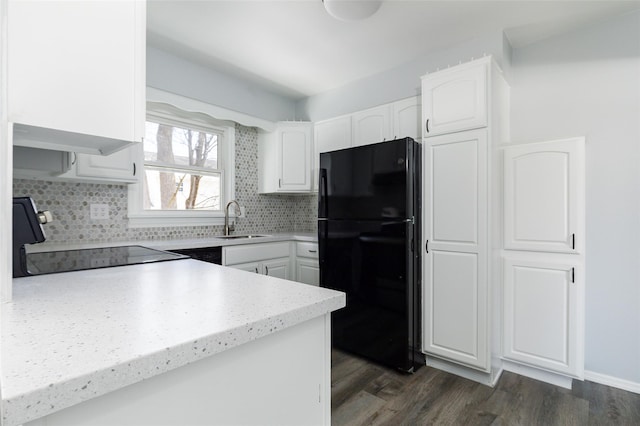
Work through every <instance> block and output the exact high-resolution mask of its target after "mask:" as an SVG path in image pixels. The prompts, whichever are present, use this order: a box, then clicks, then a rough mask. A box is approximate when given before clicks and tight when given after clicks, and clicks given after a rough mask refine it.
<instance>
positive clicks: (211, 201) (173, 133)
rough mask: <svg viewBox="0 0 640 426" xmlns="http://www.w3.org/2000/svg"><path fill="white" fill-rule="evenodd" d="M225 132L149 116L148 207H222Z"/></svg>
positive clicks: (146, 154)
mask: <svg viewBox="0 0 640 426" xmlns="http://www.w3.org/2000/svg"><path fill="white" fill-rule="evenodd" d="M223 140H224V134H223V132H221V131H219V130H216V129H207V130H204V129H202V128H194V127H193V126H189V125H188V124H174V123H171V122H168V120H162V119H158V118H155V117H150V118H149V119H147V123H146V134H145V140H144V147H143V149H144V178H143V194H142V200H143V203H142V207H143V209H144V210H213V211H216V210H217V211H220V210H221V209H222V208H221V204H222V197H223V193H224V191H223V187H222V183H223V179H224V162H223V161H222V159H221V158H220V155H219V148H220V143H221V142H222V141H223Z"/></svg>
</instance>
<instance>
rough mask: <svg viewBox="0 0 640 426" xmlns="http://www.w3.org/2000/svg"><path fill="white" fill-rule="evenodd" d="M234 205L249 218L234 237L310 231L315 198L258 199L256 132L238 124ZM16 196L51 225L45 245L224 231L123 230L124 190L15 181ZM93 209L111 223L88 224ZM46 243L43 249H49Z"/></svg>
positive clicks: (123, 187)
mask: <svg viewBox="0 0 640 426" xmlns="http://www.w3.org/2000/svg"><path fill="white" fill-rule="evenodd" d="M235 149H236V200H238V203H240V205H242V206H244V207H245V208H246V213H247V215H246V216H247V217H245V218H239V219H238V220H237V222H236V231H235V232H236V233H238V234H245V233H274V232H293V231H298V232H314V231H315V230H316V208H317V197H316V196H315V195H298V196H284V195H262V194H257V191H258V133H257V131H256V129H255V128H251V127H244V126H240V125H236V148H235ZM13 194H14V196H30V197H32V198H33V199H34V201H35V203H36V206H37V207H38V209H40V210H50V211H51V213H52V215H53V217H54V221H53V222H51V223H50V224H47V225H45V233H46V235H47V242H48V243H50V244H59V243H70V244H76V243H105V242H118V241H136V240H150V239H153V240H171V239H184V238H189V239H190V238H205V237H211V236H214V235H221V234H222V232H223V231H222V226H182V227H156V228H128V227H127V186H126V185H115V184H95V183H83V182H51V181H42V180H28V179H16V180H14V182H13ZM91 204H108V205H109V219H106V220H91V219H90V214H89V206H90V205H91ZM47 242H45V243H44V244H47Z"/></svg>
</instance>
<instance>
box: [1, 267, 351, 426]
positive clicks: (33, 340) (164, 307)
mask: <svg viewBox="0 0 640 426" xmlns="http://www.w3.org/2000/svg"><path fill="white" fill-rule="evenodd" d="M13 292H14V293H13V297H14V299H13V302H11V303H8V304H5V305H3V306H2V379H1V384H2V398H3V404H4V405H3V422H2V424H3V425H7V426H13V425H19V424H21V423H23V422H27V421H29V420H33V419H37V418H40V417H43V416H45V415H47V414H50V413H52V412H55V411H58V410H60V409H63V408H66V407H69V406H71V405H74V404H77V403H79V402H82V401H85V400H87V399H90V398H93V397H96V396H99V395H102V394H105V393H107V392H111V391H114V390H117V389H120V388H122V387H124V386H127V385H129V384H132V383H135V382H138V381H141V380H144V379H146V378H149V377H152V376H155V375H157V374H161V373H164V372H166V371H169V370H172V369H175V368H178V367H180V366H183V365H186V364H188V363H191V362H194V361H198V360H200V359H203V358H205V357H208V356H211V355H214V354H216V353H219V352H222V351H224V350H227V349H230V348H232V347H235V346H238V345H241V344H243V343H245V342H249V341H252V340H255V339H258V338H261V337H264V336H266V335H269V334H271V333H273V332H276V331H278V330H281V329H284V328H287V327H290V326H293V325H296V324H299V323H302V322H304V321H307V320H309V319H312V318H315V317H318V316H320V315H323V314H326V313H328V312H331V311H334V310H336V309H339V308H341V307H343V306H344V305H345V296H344V294H343V293H340V292H336V291H332V290H329V289H324V288H319V287H315V286H310V285H305V284H300V283H295V282H292V281H285V280H281V279H278V278H274V277H269V276H261V275H256V274H250V273H246V272H244V271H240V270H236V269H232V268H226V267H222V266H218V265H213V264H209V263H204V262H198V261H195V260H191V259H185V260H175V261H170V262H160V263H152V264H144V265H132V266H123V267H116V268H107V269H100V270H89V271H78V272H69V273H63V274H52V275H41V276H36V277H26V278H17V279H14V290H13Z"/></svg>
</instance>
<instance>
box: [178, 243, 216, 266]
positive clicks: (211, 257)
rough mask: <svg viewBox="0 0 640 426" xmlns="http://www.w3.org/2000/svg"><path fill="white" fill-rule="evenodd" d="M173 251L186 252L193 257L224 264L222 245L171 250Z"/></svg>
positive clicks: (185, 253) (186, 254)
mask: <svg viewBox="0 0 640 426" xmlns="http://www.w3.org/2000/svg"><path fill="white" fill-rule="evenodd" d="M171 253H178V254H184V255H185V256H189V257H190V258H192V259H196V260H201V261H203V262H207V263H215V264H216V265H222V246H217V247H198V248H188V249H179V250H171Z"/></svg>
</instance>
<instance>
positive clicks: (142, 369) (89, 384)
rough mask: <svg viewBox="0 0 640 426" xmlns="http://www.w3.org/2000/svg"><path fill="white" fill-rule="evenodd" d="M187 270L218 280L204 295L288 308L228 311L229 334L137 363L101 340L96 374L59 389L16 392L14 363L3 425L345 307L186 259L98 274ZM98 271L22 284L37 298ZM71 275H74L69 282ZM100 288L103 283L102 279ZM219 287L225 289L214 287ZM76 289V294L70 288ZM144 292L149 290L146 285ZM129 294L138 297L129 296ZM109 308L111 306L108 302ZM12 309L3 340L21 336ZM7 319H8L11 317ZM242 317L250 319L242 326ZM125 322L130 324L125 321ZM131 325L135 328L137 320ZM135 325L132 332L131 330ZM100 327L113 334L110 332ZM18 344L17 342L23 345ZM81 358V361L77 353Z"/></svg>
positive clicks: (318, 291) (196, 339) (43, 386)
mask: <svg viewBox="0 0 640 426" xmlns="http://www.w3.org/2000/svg"><path fill="white" fill-rule="evenodd" d="M171 265H173V266H171ZM187 267H188V268H189V269H195V271H194V272H193V274H195V275H197V274H203V273H207V272H210V273H211V274H216V277H217V281H216V282H213V280H211V282H210V283H209V284H207V285H208V286H209V287H210V289H209V290H207V291H210V292H211V291H213V292H214V293H215V292H217V291H228V290H225V289H227V288H229V289H231V288H235V290H233V291H237V292H239V293H238V299H237V300H244V299H242V298H243V297H244V296H242V294H244V293H246V294H247V297H249V298H250V300H251V302H253V303H255V302H256V300H258V301H259V300H260V299H259V297H261V296H259V295H257V296H256V295H255V294H256V291H258V290H256V289H258V288H259V287H258V286H268V288H269V292H270V294H271V296H270V297H271V298H272V299H269V300H278V298H287V297H288V298H289V300H288V301H286V302H285V305H284V307H279V306H273V307H271V308H267V309H265V311H264V313H260V314H259V315H255V316H248V315H247V314H246V312H247V310H246V308H243V309H245V310H242V311H241V312H240V313H239V314H238V313H237V312H235V313H234V312H231V311H233V307H230V312H231V313H230V315H236V317H237V318H236V319H234V320H233V321H230V322H226V321H225V324H229V325H228V326H220V325H218V324H215V323H212V325H211V327H210V330H211V331H210V332H209V331H205V332H202V334H201V335H197V334H195V335H194V334H193V333H185V334H189V335H188V336H183V337H182V336H181V337H179V338H178V337H172V339H173V340H172V341H171V343H170V344H167V345H166V346H163V347H160V346H159V343H158V341H154V342H155V343H153V344H150V345H149V349H148V350H146V349H145V350H146V352H142V353H137V354H136V356H130V357H129V358H127V356H118V357H112V356H111V354H109V353H108V351H107V349H106V348H103V347H100V344H99V342H100V340H98V343H97V346H98V347H99V348H100V350H99V351H98V354H99V353H100V352H101V351H102V352H103V359H101V360H100V363H99V364H98V367H97V368H95V369H93V367H92V368H91V369H89V370H87V371H80V370H79V371H78V372H75V371H74V369H75V367H74V366H71V367H69V368H68V370H69V371H68V372H66V374H65V375H63V377H62V378H61V379H59V380H58V381H56V380H55V379H52V380H49V379H46V381H45V379H42V378H41V379H38V380H35V381H34V383H33V384H29V385H26V384H25V383H24V382H23V383H21V384H18V385H15V386H11V385H10V383H11V375H12V374H13V376H14V377H15V376H17V375H19V374H21V373H20V371H21V370H20V368H21V367H16V365H15V361H13V362H14V365H13V368H3V370H4V372H3V373H4V374H7V376H5V375H4V374H3V377H2V387H3V391H2V397H3V400H2V403H3V422H2V423H3V424H5V425H7V426H13V425H20V424H22V423H25V422H28V421H31V420H35V419H38V418H41V417H44V416H46V415H48V414H52V413H54V412H56V411H59V410H61V409H64V408H67V407H70V406H72V405H75V404H78V403H80V402H83V401H86V400H89V399H92V398H95V397H98V396H100V395H104V394H106V393H108V392H112V391H115V390H117V389H120V388H123V387H125V386H127V385H130V384H133V383H136V382H139V381H142V380H145V379H148V378H151V377H153V376H156V375H159V374H162V373H165V372H167V371H170V370H173V369H176V368H179V367H181V366H184V365H187V364H190V363H193V362H196V361H198V360H201V359H204V358H206V357H209V356H213V355H215V354H217V353H220V352H223V351H225V350H229V349H232V348H234V347H237V346H239V345H242V344H244V343H247V342H250V341H253V340H256V339H259V338H262V337H265V336H268V335H270V334H272V333H275V332H277V331H279V330H282V329H285V328H288V327H292V326H295V325H297V324H300V323H302V322H305V321H307V320H310V319H313V318H316V317H318V316H321V315H324V314H327V313H330V312H332V311H335V310H337V309H340V308H341V307H344V306H345V301H346V299H345V295H344V294H343V293H340V292H335V291H333V290H329V289H323V288H318V287H314V286H307V285H306V284H300V283H294V282H290V281H284V280H280V279H278V278H273V277H263V276H255V274H250V273H247V272H244V271H240V270H235V269H232V268H224V267H220V266H218V265H212V264H207V263H204V262H198V261H194V260H191V259H184V260H176V261H171V262H160V263H154V264H147V265H134V266H125V267H120V268H107V269H103V270H100V271H101V272H100V273H101V274H105V273H106V274H115V271H116V270H118V269H120V272H119V274H126V275H131V276H133V277H137V276H141V275H142V274H145V273H151V274H152V275H153V274H155V275H162V274H166V272H167V271H169V269H167V268H177V270H179V271H182V270H184V269H185V268H187ZM125 268H130V269H129V270H130V271H131V272H128V271H129V270H127V269H125ZM212 268H213V269H212ZM216 268H217V269H216ZM205 269H206V271H205ZM95 271H96V270H94V271H80V272H75V273H63V274H54V275H50V276H39V277H27V278H26V279H27V280H37V281H33V284H34V286H33V287H34V289H33V290H30V291H31V292H35V291H40V290H42V287H41V286H42V284H43V283H44V281H43V280H46V279H47V277H53V276H57V277H58V278H59V279H60V281H61V282H62V281H64V282H65V283H69V281H71V282H73V281H74V280H73V278H74V277H75V278H76V280H77V281H80V280H81V279H85V280H86V275H85V274H86V273H90V272H95ZM106 271H113V272H106ZM136 271H137V272H136ZM72 274H78V275H75V276H74V275H72ZM81 274H82V275H81ZM43 277H44V278H43ZM248 277H251V279H250V280H248V279H247V278H248ZM109 279H112V278H109ZM104 280H107V279H106V278H104ZM219 281H225V282H223V283H219ZM36 284H37V285H36ZM29 285H30V284H29ZM47 285H48V284H47ZM52 285H53V286H54V287H53V288H54V289H53V290H46V291H49V292H53V291H55V285H56V282H55V281H54V282H53V283H52ZM65 285H70V286H72V287H71V288H77V286H78V285H77V284H73V283H72V284H65ZM74 285H75V286H76V287H73V286H74ZM91 285H93V284H91ZM100 285H101V284H96V285H95V287H96V289H97V290H100V291H106V290H105V288H104V286H102V287H100ZM142 285H143V286H145V285H146V286H148V285H149V284H142ZM234 286H235V287H234ZM237 286H244V287H245V288H244V289H238V287H237ZM298 286H303V287H298ZM36 287H37V288H36ZM66 288H67V287H63V288H61V290H64V289H66ZM172 288H173V287H172ZM211 288H215V290H211ZM115 291H118V292H119V294H120V296H118V297H120V298H122V297H128V296H127V294H128V293H127V290H126V286H120V287H118V288H116V289H115ZM243 292H244V293H243ZM132 293H136V292H135V291H132ZM34 294H39V293H34ZM279 294H282V296H279ZM252 295H254V296H252ZM198 296H199V294H195V296H194V290H193V287H191V288H189V289H188V290H187V291H185V296H184V300H183V301H182V302H180V301H179V302H180V303H183V304H184V306H187V305H189V304H192V303H193V300H194V299H197V298H198ZM38 297H40V298H41V300H40V301H36V302H35V303H34V302H31V301H30V299H29V297H26V296H25V297H22V298H19V299H18V300H17V301H15V300H14V302H12V304H15V305H16V307H15V308H14V307H12V309H15V310H19V309H23V308H24V306H25V305H26V308H28V309H29V310H30V311H37V309H33V308H32V307H31V304H33V306H35V307H36V308H37V307H40V306H41V305H42V304H43V303H48V302H43V300H44V299H47V295H46V294H45V295H42V296H38ZM83 297H84V296H83ZM118 297H114V300H115V301H117V300H120V299H118ZM136 297H137V296H136ZM167 297H168V296H167ZM257 298H258V299H257ZM167 300H171V299H165V300H163V301H162V303H159V304H158V305H157V306H156V305H154V306H153V308H154V309H155V311H156V312H155V313H154V314H155V315H159V313H158V312H160V309H161V308H159V307H161V306H165V305H164V304H166V302H167ZM76 302H77V301H76ZM138 302H139V300H138V299H136V300H134V301H133V302H131V303H138ZM51 303H56V302H51ZM109 303H114V302H113V301H111V302H109ZM9 305H11V304H9ZM61 307H62V306H59V307H56V306H55V305H54V306H52V307H51V308H49V309H50V310H51V311H55V310H56V309H59V308H61ZM12 309H5V310H4V311H3V328H5V330H7V329H8V331H5V332H7V334H15V333H16V332H17V333H20V330H21V329H20V328H19V327H18V326H16V325H15V324H16V322H15V319H16V318H19V319H22V318H23V317H24V315H23V314H20V315H22V316H18V317H16V316H11V315H13V314H11V310H12ZM7 311H8V312H9V313H8V314H7ZM202 311H204V309H201V308H197V310H196V312H195V314H196V315H202ZM160 314H161V312H160ZM39 315H41V314H39ZM42 315H44V316H42ZM42 315H41V317H40V320H39V321H40V323H43V319H46V314H42ZM245 316H246V317H247V318H248V319H244V318H245ZM124 321H127V320H126V319H125V320H124ZM130 321H134V319H132V320H130ZM7 324H11V326H10V327H5V326H6V325H7ZM121 324H122V322H121V323H120V325H121ZM125 324H126V322H125ZM132 324H134V325H136V323H132ZM104 326H105V327H115V326H111V325H104ZM180 330H181V329H180ZM185 330H186V329H185ZM200 332H201V331H200V330H198V333H200ZM180 333H182V332H179V333H178V335H180ZM25 334H26V333H25ZM94 334H95V333H94ZM74 337H75V336H74V335H73V334H70V335H69V337H68V338H67V339H68V340H69V341H66V342H64V345H69V344H71V345H73V344H74ZM2 338H3V346H4V344H7V343H10V342H16V340H15V339H16V337H15V336H7V335H4V333H3V336H2ZM18 339H20V337H19V338H18ZM76 339H77V338H76ZM96 339H100V337H96ZM26 340H27V342H26V343H25V341H22V340H18V342H19V343H20V344H18V347H21V345H23V344H25V345H27V346H26V347H27V348H30V346H29V341H38V339H37V332H36V333H35V334H33V333H32V335H31V336H29V337H27V338H26ZM38 344H40V343H38ZM83 344H84V342H83ZM59 345H60V346H58V349H60V348H62V347H65V346H62V343H60V344H59ZM5 348H6V346H5ZM35 349H36V348H35V347H33V348H32V349H29V350H35ZM54 349H55V348H54ZM79 350H80V349H79ZM82 350H84V349H82ZM3 352H4V351H3ZM80 355H82V353H80ZM124 355H127V353H124ZM34 359H35V360H36V361H40V358H37V357H35V358H34ZM3 367H10V366H9V365H5V363H4V362H3ZM39 377H42V376H39ZM28 383H29V382H28Z"/></svg>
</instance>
